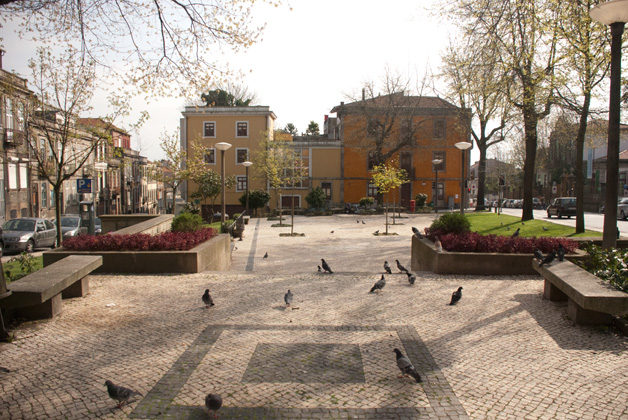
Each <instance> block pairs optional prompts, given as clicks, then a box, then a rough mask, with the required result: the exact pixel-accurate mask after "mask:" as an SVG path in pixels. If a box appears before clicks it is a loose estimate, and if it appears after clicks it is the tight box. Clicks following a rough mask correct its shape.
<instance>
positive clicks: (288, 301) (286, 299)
mask: <svg viewBox="0 0 628 420" xmlns="http://www.w3.org/2000/svg"><path fill="white" fill-rule="evenodd" d="M283 300H284V302H286V306H290V304H291V303H292V292H291V291H290V289H288V292H287V293H286V294H285V295H284V297H283Z"/></svg>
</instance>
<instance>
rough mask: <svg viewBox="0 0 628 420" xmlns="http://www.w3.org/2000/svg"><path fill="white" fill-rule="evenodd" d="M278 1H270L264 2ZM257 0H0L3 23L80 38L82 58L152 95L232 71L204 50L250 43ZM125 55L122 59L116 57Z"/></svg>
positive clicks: (43, 34) (256, 32)
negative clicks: (120, 61)
mask: <svg viewBox="0 0 628 420" xmlns="http://www.w3.org/2000/svg"><path fill="white" fill-rule="evenodd" d="M266 2H267V3H269V4H274V5H275V6H277V5H278V2H275V1H274V0H268V1H266ZM253 4H254V0H231V1H227V0H208V1H203V2H189V1H184V2H180V1H164V0H154V1H147V0H116V1H98V0H80V1H79V0H19V1H18V0H2V1H1V2H0V7H1V9H0V10H2V13H1V19H2V20H3V21H4V22H3V24H4V25H3V26H5V27H6V26H7V24H10V23H11V21H14V20H18V23H19V24H20V27H21V29H20V35H21V36H22V37H25V38H30V39H35V40H38V39H44V40H46V41H48V42H55V43H57V44H59V45H65V44H68V43H71V42H75V41H76V40H78V41H79V42H80V43H81V45H80V49H81V51H82V52H83V56H84V58H91V59H94V60H95V61H96V62H97V63H99V64H102V65H104V66H106V67H107V68H108V69H109V70H110V71H111V72H112V73H113V74H114V75H115V76H116V77H118V78H119V79H120V80H122V81H123V82H124V83H125V84H127V85H131V86H135V87H137V88H138V89H140V90H141V91H144V92H153V93H155V94H166V93H170V94H177V93H180V92H181V90H183V91H182V92H181V93H183V94H184V95H186V94H187V96H191V94H192V93H193V92H198V91H201V90H202V89H204V88H205V87H206V86H210V85H211V83H212V81H214V80H215V79H217V78H221V77H225V75H227V74H228V73H229V72H228V70H227V69H226V66H224V65H223V64H222V63H221V62H220V61H214V59H213V58H212V55H211V54H207V52H212V51H217V50H218V48H224V47H225V46H228V47H230V48H231V49H232V50H234V51H236V52H237V51H240V50H243V49H246V48H248V47H250V46H252V45H253V44H255V43H256V42H257V41H258V40H259V39H260V36H261V33H262V31H263V26H259V27H256V26H253V25H252V22H251V12H252V7H253ZM118 57H124V63H123V65H119V63H118V62H117V60H118Z"/></svg>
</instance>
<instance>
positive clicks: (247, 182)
mask: <svg viewBox="0 0 628 420" xmlns="http://www.w3.org/2000/svg"><path fill="white" fill-rule="evenodd" d="M252 164H253V162H249V161H248V160H247V161H246V162H242V165H244V167H245V168H246V210H245V211H246V215H247V216H249V217H250V216H251V215H250V214H249V166H251V165H252Z"/></svg>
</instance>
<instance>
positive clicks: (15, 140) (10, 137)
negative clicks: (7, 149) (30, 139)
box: [3, 128, 24, 146]
mask: <svg viewBox="0 0 628 420" xmlns="http://www.w3.org/2000/svg"><path fill="white" fill-rule="evenodd" d="M3 137H4V144H5V145H7V146H19V145H20V144H22V143H23V142H24V132H23V131H20V130H14V129H12V128H5V129H4V132H3Z"/></svg>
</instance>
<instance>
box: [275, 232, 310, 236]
mask: <svg viewBox="0 0 628 420" xmlns="http://www.w3.org/2000/svg"><path fill="white" fill-rule="evenodd" d="M279 236H305V233H296V232H295V233H280V234H279Z"/></svg>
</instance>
